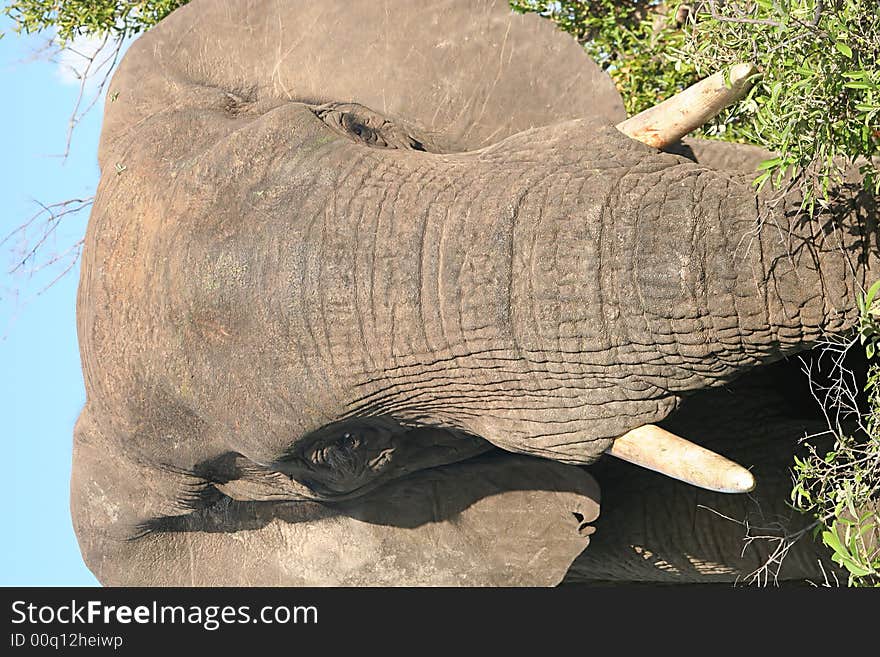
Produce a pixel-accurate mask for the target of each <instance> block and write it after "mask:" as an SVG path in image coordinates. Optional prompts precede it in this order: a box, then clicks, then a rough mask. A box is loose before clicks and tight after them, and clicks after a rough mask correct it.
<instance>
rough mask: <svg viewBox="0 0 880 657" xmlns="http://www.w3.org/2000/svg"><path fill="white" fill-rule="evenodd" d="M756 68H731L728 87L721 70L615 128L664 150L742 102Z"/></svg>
mask: <svg viewBox="0 0 880 657" xmlns="http://www.w3.org/2000/svg"><path fill="white" fill-rule="evenodd" d="M757 71H758V69H757V68H755V66H753V65H752V64H737V65H736V66H733V67H732V68H731V69H730V73H729V75H730V77H729V83H730V84H729V86H728V84H726V82H727V80H725V75H724V73H725V72H724V71H718V72H717V73H715V74H714V75H710V76H709V77H708V78H706V79H705V80H700V81H699V82H697V83H696V84H694V85H691V86H690V87H688V88H687V89H685V90H684V91H682V92H681V93H678V94H676V95H675V96H673V97H672V98H669V99H667V100H665V101H663V102H662V103H660V104H659V105H655V106H654V107H651V108H649V109H646V110H645V111H644V112H640V113H639V114H636V115H635V116H633V117H630V118H628V119H627V120H626V121H623V122H621V123H618V124H617V129H618V130H620V131H621V132H622V133H623V134H625V135H627V136H628V137H632V138H633V139H637V140H638V141H640V142H642V143H644V144H647V145H648V146H653V147H654V148H663V147H665V146H668V145H669V144H673V143H675V142H676V141H678V140H679V139H681V138H682V137H684V136H685V135H686V134H688V133H689V132H691V131H693V130H696V129H697V128H699V127H700V126H701V125H703V124H704V123H706V122H707V121H708V120H709V119H712V118H714V117H715V116H716V115H717V114H718V113H719V112H721V110H723V109H724V108H725V107H727V106H728V105H733V104H734V103H735V102H737V101H739V100H742V99H743V98H744V97H745V95H746V94H747V93H748V91H749V89H750V88H751V86H752V80H751V78H752V76H753V75H754V74H755V73H757Z"/></svg>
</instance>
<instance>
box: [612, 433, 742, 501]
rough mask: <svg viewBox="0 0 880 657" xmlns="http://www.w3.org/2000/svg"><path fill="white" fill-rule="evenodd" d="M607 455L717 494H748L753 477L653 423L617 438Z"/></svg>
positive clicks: (723, 459)
mask: <svg viewBox="0 0 880 657" xmlns="http://www.w3.org/2000/svg"><path fill="white" fill-rule="evenodd" d="M607 451H608V453H609V454H611V455H612V456H616V457H617V458H619V459H623V460H624V461H628V462H630V463H633V464H635V465H639V466H641V467H643V468H647V469H649V470H654V471H655V472H659V473H660V474H663V475H666V476H667V477H672V478H673V479H678V480H679V481H684V482H686V483H689V484H691V485H693V486H698V487H699V488H704V489H706V490H711V491H715V492H717V493H748V492H750V491H752V490H754V489H755V477H754V476H753V475H752V473H751V472H749V471H748V470H746V469H745V468H744V467H742V466H741V465H739V464H738V463H734V462H733V461H731V460H729V459H726V458H724V457H723V456H721V455H720V454H716V453H715V452H712V451H710V450H708V449H706V448H705V447H700V446H699V445H696V444H694V443H692V442H690V441H688V440H685V439H684V438H681V437H679V436H676V435H675V434H673V433H669V432H668V431H666V430H665V429H661V428H660V427H658V426H655V425H653V424H646V425H644V426H641V427H638V428H637V429H633V430H632V431H629V432H627V433H626V434H624V435H622V436H620V437H619V438H617V439H616V440H615V441H614V443H612V445H611V447H609V448H608V450H607Z"/></svg>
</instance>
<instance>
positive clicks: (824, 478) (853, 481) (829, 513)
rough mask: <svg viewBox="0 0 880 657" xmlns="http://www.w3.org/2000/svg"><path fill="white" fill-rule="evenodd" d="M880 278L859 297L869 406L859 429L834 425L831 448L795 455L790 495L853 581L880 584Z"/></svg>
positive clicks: (852, 583) (810, 448)
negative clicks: (812, 519)
mask: <svg viewBox="0 0 880 657" xmlns="http://www.w3.org/2000/svg"><path fill="white" fill-rule="evenodd" d="M878 292H880V281H878V282H877V283H875V284H874V285H872V286H871V288H870V289H869V290H868V292H867V293H866V294H865V295H861V296H860V297H859V299H858V302H859V311H860V318H859V326H858V342H860V343H861V344H862V345H863V347H864V349H865V352H866V355H867V356H868V358H869V359H870V363H871V364H870V367H869V370H868V381H867V384H866V386H865V391H866V392H867V393H868V407H869V410H868V412H867V413H866V414H865V415H863V416H862V417H861V418H860V421H859V426H858V429H857V430H856V431H853V432H847V431H844V430H843V429H842V428H841V426H840V424H839V423H835V424H837V426H836V427H833V430H834V434H835V442H834V445H833V447H832V449H831V450H830V451H828V452H826V453H824V454H820V453H819V452H818V451H817V450H816V449H815V447H813V446H812V445H809V444H808V445H807V447H808V451H809V453H808V454H807V456H806V457H804V458H798V457H795V467H794V475H795V483H794V487H793V489H792V492H791V501H792V503H793V504H794V506H795V507H796V508H798V509H800V510H801V511H804V512H807V513H809V514H811V515H813V516H814V517H815V518H816V533H817V535H818V536H820V537H821V540H822V542H823V543H824V544H825V545H826V546H827V547H828V548H829V549H830V550H831V553H832V559H833V560H834V562H835V563H837V564H838V565H840V566H842V567H843V568H845V569H846V571H847V572H848V573H849V584H850V585H852V586H880V363H878V362H877V359H876V356H877V355H878V350H877V348H878V345H880V299H878V298H877V294H878Z"/></svg>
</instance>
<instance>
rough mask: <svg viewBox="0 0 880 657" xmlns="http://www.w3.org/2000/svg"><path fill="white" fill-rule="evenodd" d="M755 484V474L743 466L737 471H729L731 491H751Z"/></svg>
mask: <svg viewBox="0 0 880 657" xmlns="http://www.w3.org/2000/svg"><path fill="white" fill-rule="evenodd" d="M755 486H756V483H755V476H754V475H753V474H752V473H751V472H749V471H748V470H746V469H745V468H742V467H741V468H740V469H739V470H738V471H735V472H732V473H731V476H730V488H731V492H732V493H751V492H752V491H753V490H755Z"/></svg>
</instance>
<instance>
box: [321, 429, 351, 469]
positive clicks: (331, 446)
mask: <svg viewBox="0 0 880 657" xmlns="http://www.w3.org/2000/svg"><path fill="white" fill-rule="evenodd" d="M362 445H363V441H362V439H361V437H360V436H358V435H357V434H355V433H352V432H346V433H344V434H343V435H342V437H340V438H339V439H338V440H336V441H335V442H332V443H327V444H324V445H321V446H319V447H317V448H316V449H315V450H314V451H313V452H312V462H313V463H314V464H315V465H318V466H323V467H327V468H330V469H332V470H335V471H336V472H339V473H354V472H355V471H357V470H358V469H359V467H360V465H361V464H362V462H363V458H362V455H361V453H360V449H361V446H362Z"/></svg>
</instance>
